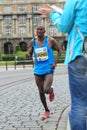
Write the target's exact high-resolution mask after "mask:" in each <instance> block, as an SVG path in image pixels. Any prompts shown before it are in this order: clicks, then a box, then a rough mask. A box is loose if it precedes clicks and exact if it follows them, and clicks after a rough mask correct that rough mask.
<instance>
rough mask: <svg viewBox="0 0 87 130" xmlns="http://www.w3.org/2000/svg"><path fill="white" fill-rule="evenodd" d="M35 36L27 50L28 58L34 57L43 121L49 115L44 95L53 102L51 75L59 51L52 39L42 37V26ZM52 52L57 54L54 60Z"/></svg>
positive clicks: (43, 31)
mask: <svg viewBox="0 0 87 130" xmlns="http://www.w3.org/2000/svg"><path fill="white" fill-rule="evenodd" d="M36 34H37V37H36V38H34V39H32V40H31V41H30V43H29V49H28V50H29V56H30V57H32V55H34V60H35V61H34V75H35V81H36V84H37V87H38V90H39V95H40V99H41V102H42V104H43V106H44V108H45V112H44V114H43V115H42V117H41V118H42V120H44V119H46V118H48V117H49V115H50V110H49V108H48V106H47V102H46V96H45V94H48V95H49V100H50V101H51V102H52V101H53V100H54V89H53V87H52V83H53V74H54V70H55V67H56V64H57V62H58V60H59V58H60V55H61V50H60V48H59V47H58V43H57V41H56V40H55V39H54V38H52V37H46V36H44V34H45V28H44V26H42V25H40V26H38V27H37V28H36ZM53 50H55V51H57V52H58V55H57V59H54V55H53Z"/></svg>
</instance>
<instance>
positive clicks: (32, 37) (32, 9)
mask: <svg viewBox="0 0 87 130" xmlns="http://www.w3.org/2000/svg"><path fill="white" fill-rule="evenodd" d="M32 38H34V12H33V7H32Z"/></svg>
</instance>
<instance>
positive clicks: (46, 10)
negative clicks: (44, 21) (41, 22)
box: [38, 4, 54, 18]
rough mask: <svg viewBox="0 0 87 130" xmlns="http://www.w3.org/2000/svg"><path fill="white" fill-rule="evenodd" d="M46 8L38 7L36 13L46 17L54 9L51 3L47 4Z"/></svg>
mask: <svg viewBox="0 0 87 130" xmlns="http://www.w3.org/2000/svg"><path fill="white" fill-rule="evenodd" d="M47 6H48V8H39V10H38V13H39V14H41V16H40V17H41V18H48V17H49V15H50V13H51V12H52V11H54V9H53V8H52V7H51V5H49V4H47Z"/></svg>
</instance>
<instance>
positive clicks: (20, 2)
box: [0, 0, 66, 54]
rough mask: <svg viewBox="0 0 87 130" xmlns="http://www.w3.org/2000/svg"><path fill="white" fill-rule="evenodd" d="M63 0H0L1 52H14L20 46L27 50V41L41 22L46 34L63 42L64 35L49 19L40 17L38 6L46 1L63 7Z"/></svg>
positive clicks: (43, 5)
mask: <svg viewBox="0 0 87 130" xmlns="http://www.w3.org/2000/svg"><path fill="white" fill-rule="evenodd" d="M64 2H65V0H60V1H59V0H54V1H53V0H47V1H46V0H41V1H40V0H0V48H1V52H2V53H3V54H13V53H15V47H16V46H17V45H19V46H20V48H21V50H22V51H27V48H28V44H29V41H30V40H31V39H32V38H33V37H34V36H35V28H36V26H37V25H38V24H43V25H44V26H45V28H46V35H47V36H52V37H54V38H56V39H57V40H58V42H60V43H61V42H63V41H64V40H65V39H66V36H65V35H64V34H62V33H61V32H59V31H58V30H57V29H56V27H55V26H54V25H53V24H52V23H51V21H50V20H49V19H41V18H40V15H39V14H38V9H39V7H45V6H46V4H47V3H50V4H52V5H53V4H54V5H57V6H60V7H62V8H63V6H64Z"/></svg>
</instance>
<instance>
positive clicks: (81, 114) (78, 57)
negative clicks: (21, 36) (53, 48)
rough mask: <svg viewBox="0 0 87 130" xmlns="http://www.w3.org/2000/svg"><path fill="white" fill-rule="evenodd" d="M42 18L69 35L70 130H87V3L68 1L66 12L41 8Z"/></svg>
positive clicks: (65, 7)
mask: <svg viewBox="0 0 87 130" xmlns="http://www.w3.org/2000/svg"><path fill="white" fill-rule="evenodd" d="M38 13H39V14H41V17H42V18H46V17H47V18H48V17H49V18H50V20H51V21H52V22H53V24H54V25H55V26H56V27H57V29H58V30H60V31H61V32H63V33H67V34H68V44H67V50H66V58H65V62H64V64H65V65H68V76H69V89H70V94H71V108H70V111H69V121H70V127H71V130H87V128H86V127H87V124H86V116H87V0H66V2H65V5H64V9H63V10H61V9H60V8H58V9H57V10H56V9H55V8H54V6H51V5H49V4H48V5H47V8H41V7H40V8H39V10H38Z"/></svg>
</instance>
